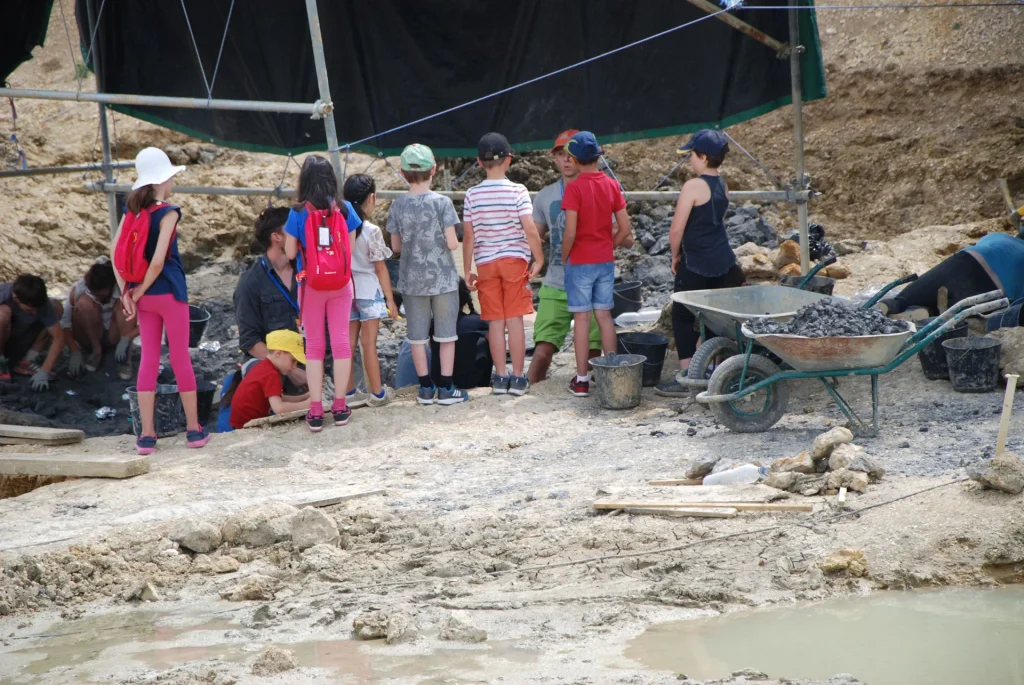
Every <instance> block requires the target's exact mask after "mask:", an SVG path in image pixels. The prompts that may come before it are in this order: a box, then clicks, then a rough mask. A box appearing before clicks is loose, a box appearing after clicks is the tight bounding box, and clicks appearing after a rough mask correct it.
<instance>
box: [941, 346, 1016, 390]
mask: <svg viewBox="0 0 1024 685" xmlns="http://www.w3.org/2000/svg"><path fill="white" fill-rule="evenodd" d="M942 347H943V348H945V350H946V363H947V364H948V365H949V380H950V381H951V382H952V383H953V389H954V390H956V391H957V392H991V391H992V390H995V389H996V385H998V384H999V352H1000V350H1001V349H1002V347H1003V345H1002V343H1001V342H999V341H998V340H996V339H995V338H989V337H986V336H979V337H976V338H953V339H952V340H947V341H945V342H944V343H942Z"/></svg>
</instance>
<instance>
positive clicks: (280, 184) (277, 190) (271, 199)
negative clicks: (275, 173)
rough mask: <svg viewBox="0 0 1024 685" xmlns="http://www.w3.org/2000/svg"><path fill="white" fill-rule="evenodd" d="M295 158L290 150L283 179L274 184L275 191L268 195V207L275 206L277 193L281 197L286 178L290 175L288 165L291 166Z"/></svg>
mask: <svg viewBox="0 0 1024 685" xmlns="http://www.w3.org/2000/svg"><path fill="white" fill-rule="evenodd" d="M293 160H294V158H293V157H292V153H290V152H289V153H288V156H287V157H285V159H284V170H282V171H281V180H280V181H278V182H277V185H276V186H274V192H273V193H270V194H269V195H267V207H271V206H273V204H274V195H277V196H278V198H280V196H281V189H282V188H284V179H285V177H286V176H287V175H288V167H290V166H291V164H292V161H293Z"/></svg>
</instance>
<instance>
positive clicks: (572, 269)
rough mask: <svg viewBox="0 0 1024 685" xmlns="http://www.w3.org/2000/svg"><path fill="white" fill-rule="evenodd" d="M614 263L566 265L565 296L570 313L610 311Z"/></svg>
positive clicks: (613, 287) (613, 284)
mask: <svg viewBox="0 0 1024 685" xmlns="http://www.w3.org/2000/svg"><path fill="white" fill-rule="evenodd" d="M614 292H615V262H602V263H600V264H580V265H574V264H566V265H565V294H566V298H567V303H568V309H569V311H570V312H589V311H590V310H592V309H604V310H610V309H611V308H612V307H613V306H614V305H615V302H614V300H613V297H614Z"/></svg>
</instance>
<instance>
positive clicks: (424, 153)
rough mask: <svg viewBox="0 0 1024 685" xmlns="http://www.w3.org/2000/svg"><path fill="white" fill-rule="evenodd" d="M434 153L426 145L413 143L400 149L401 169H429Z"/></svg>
mask: <svg viewBox="0 0 1024 685" xmlns="http://www.w3.org/2000/svg"><path fill="white" fill-rule="evenodd" d="M433 166H434V153H433V152H431V151H430V148H429V147H427V146H426V145H420V144H419V143H413V144H412V145H409V146H407V147H406V148H405V149H404V150H402V171H430V169H431V168H433Z"/></svg>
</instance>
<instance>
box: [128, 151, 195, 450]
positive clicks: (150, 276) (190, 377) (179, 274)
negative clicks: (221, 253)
mask: <svg viewBox="0 0 1024 685" xmlns="http://www.w3.org/2000/svg"><path fill="white" fill-rule="evenodd" d="M184 169H185V167H183V166H173V165H172V164H171V160H170V159H168V158H167V155H166V154H165V153H164V151H163V150H160V149H158V148H155V147H147V148H145V149H143V150H141V151H140V152H139V154H138V155H137V156H136V157H135V170H136V171H137V172H138V179H137V180H136V181H135V184H134V185H132V192H131V194H130V195H129V196H128V201H127V203H126V213H125V218H124V219H123V220H122V221H121V225H120V226H119V227H118V229H117V235H116V236H114V247H113V248H112V250H111V258H112V259H113V261H114V262H115V264H117V263H118V257H117V256H116V254H117V252H118V241H119V240H120V238H121V233H122V231H124V229H125V222H126V221H129V220H131V221H136V220H139V219H142V220H145V219H146V217H148V220H149V226H148V229H149V231H148V237H147V239H146V245H145V253H144V259H145V261H146V262H148V265H149V266H148V268H146V270H145V277H144V278H143V279H142V280H141V281H139V282H125V278H124V276H123V275H122V273H121V272H120V267H119V269H118V270H117V271H116V273H117V280H118V285H120V286H121V292H122V293H123V296H122V298H121V303H122V306H123V307H124V311H125V314H126V315H127V317H128V320H131V319H133V318H134V317H135V316H136V315H137V316H138V318H139V338H140V339H141V342H142V359H141V361H140V362H139V375H138V381H137V382H136V385H137V389H138V397H139V413H140V414H141V418H142V430H141V432H139V438H138V440H137V441H136V443H135V447H136V449H137V450H138V452H139V454H150V453H152V452H153V451H154V450H155V449H156V429H155V426H154V411H155V406H156V381H157V376H158V375H159V372H160V339H161V337H162V333H163V331H164V329H166V331H167V344H168V347H169V348H170V358H171V368H173V369H174V378H175V380H176V381H177V383H178V391H179V393H180V395H181V403H182V405H183V406H184V408H185V419H186V421H187V428H188V433H187V444H188V446H189V447H202V446H203V445H205V444H206V443H207V442H209V440H210V434H209V432H208V431H207V430H206V429H205V428H203V427H202V426H201V425H199V410H198V404H197V397H196V376H195V372H194V371H193V370H192V358H191V357H190V356H189V351H188V334H189V310H188V291H187V289H186V287H185V267H184V265H183V264H182V262H181V255H180V253H179V252H178V235H177V226H178V221H180V220H181V209H180V208H179V207H176V206H174V205H170V204H167V198H168V196H170V194H171V189H172V187H173V186H174V180H173V179H174V176H175V175H177V174H178V173H180V172H181V171H183V170H184ZM127 235H128V233H127V232H126V236H127ZM140 242H141V240H140ZM123 249H125V248H124V247H123V246H122V250H123ZM122 261H123V256H122Z"/></svg>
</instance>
